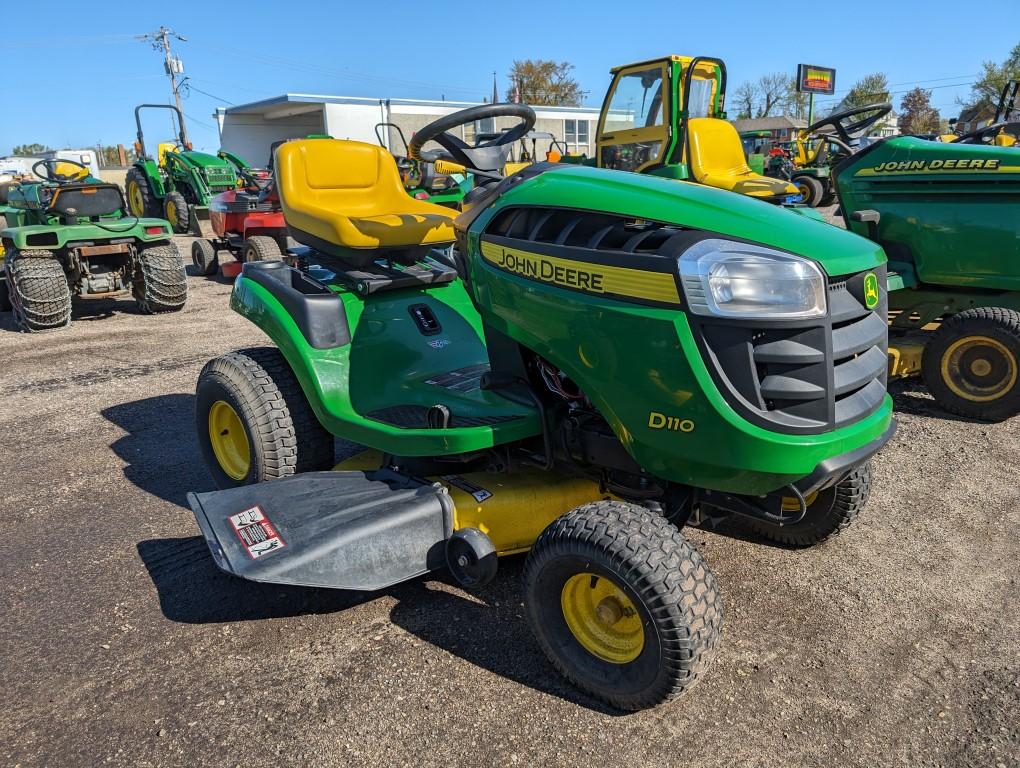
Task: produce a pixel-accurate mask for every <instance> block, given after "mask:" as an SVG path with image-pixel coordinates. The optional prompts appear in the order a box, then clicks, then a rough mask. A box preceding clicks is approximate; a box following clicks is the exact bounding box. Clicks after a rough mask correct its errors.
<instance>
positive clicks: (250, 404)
mask: <svg viewBox="0 0 1020 768" xmlns="http://www.w3.org/2000/svg"><path fill="white" fill-rule="evenodd" d="M210 378H211V379H220V383H221V384H223V385H225V386H226V388H227V389H228V390H230V391H232V392H234V393H235V395H237V396H238V398H239V400H240V405H241V408H242V411H243V413H241V414H239V415H240V416H241V418H242V420H244V421H245V422H246V423H247V424H252V425H254V426H255V430H256V432H257V434H253V435H252V441H253V442H257V445H256V446H255V454H254V455H253V457H252V459H253V462H255V461H257V462H258V464H259V465H260V466H259V467H257V468H256V469H257V472H256V476H255V478H254V479H255V481H256V482H260V481H263V480H273V479H275V478H280V477H287V476H289V475H293V474H296V473H298V472H314V471H317V470H325V469H329V468H330V467H331V466H332V464H333V436H332V435H331V434H330V433H329V432H328V431H326V429H325V428H324V427H323V426H322V425H321V424H320V423H319V420H318V419H317V418H316V416H315V413H314V412H313V411H312V407H311V406H310V405H309V404H308V400H307V399H306V398H305V394H304V392H303V391H302V389H301V385H300V384H299V383H298V380H297V377H296V376H295V375H294V372H293V371H292V370H291V368H290V365H289V364H288V363H287V360H286V359H285V358H284V356H283V354H282V353H281V352H280V350H278V349H276V348H274V347H254V348H250V349H242V350H237V351H235V352H228V353H227V354H225V355H221V356H220V357H217V358H213V359H212V360H210V361H209V362H208V363H206V364H205V367H204V368H203V369H202V373H201V374H200V376H199V386H201V385H202V381H203V380H205V379H210ZM205 418H206V417H205V414H201V415H199V418H198V421H199V429H202V428H203V426H202V424H203V419H205ZM209 460H213V461H214V459H212V458H211V457H209Z"/></svg>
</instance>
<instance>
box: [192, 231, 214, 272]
mask: <svg viewBox="0 0 1020 768" xmlns="http://www.w3.org/2000/svg"><path fill="white" fill-rule="evenodd" d="M191 263H192V264H194V265H195V273H196V274H199V275H202V276H203V277H208V276H209V275H211V274H213V273H214V272H215V271H216V268H217V267H218V266H219V263H220V258H219V255H218V254H217V253H216V248H215V247H214V246H213V244H212V243H210V242H209V241H208V240H206V239H204V238H199V239H198V240H195V241H194V242H193V243H192V244H191Z"/></svg>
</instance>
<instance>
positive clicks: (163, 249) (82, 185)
mask: <svg viewBox="0 0 1020 768" xmlns="http://www.w3.org/2000/svg"><path fill="white" fill-rule="evenodd" d="M32 170H33V172H34V173H35V174H36V175H37V176H39V177H40V179H41V180H40V181H25V180H22V181H20V182H19V183H18V184H16V185H15V186H12V187H11V188H10V189H9V190H8V195H7V204H6V205H5V206H0V229H2V230H3V231H2V233H0V238H2V245H3V273H2V279H0V304H2V305H3V308H5V309H11V310H13V313H14V320H15V323H16V324H17V325H18V327H19V328H21V329H22V330H25V331H44V330H49V329H52V328H61V327H63V326H66V325H68V324H69V323H70V322H71V299H72V297H77V298H80V299H94V298H106V297H109V296H114V295H116V294H118V293H121V292H123V291H126V290H128V289H129V288H130V290H131V293H132V295H133V296H134V299H135V301H136V302H137V304H138V308H139V309H140V310H141V311H142V312H145V313H156V312H176V311H177V310H179V309H181V308H182V307H183V306H184V301H185V299H186V298H187V291H188V287H187V282H186V277H185V274H184V265H183V264H182V263H181V256H180V254H179V253H178V252H177V246H175V245H174V243H173V238H172V236H171V232H170V225H169V224H168V223H167V222H165V221H163V220H162V219H139V218H137V217H136V216H132V215H131V214H129V213H128V212H127V211H126V210H125V206H124V198H123V196H122V195H121V192H120V189H119V188H118V187H117V186H116V185H115V184H104V183H103V182H101V181H99V180H98V179H95V178H92V177H91V176H89V172H88V168H86V167H85V166H84V165H81V164H80V163H76V162H73V161H70V160H40V161H39V162H37V163H36V164H35V165H34V166H33V167H32Z"/></svg>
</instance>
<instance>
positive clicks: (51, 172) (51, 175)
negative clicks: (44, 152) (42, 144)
mask: <svg viewBox="0 0 1020 768" xmlns="http://www.w3.org/2000/svg"><path fill="white" fill-rule="evenodd" d="M58 164H66V165H73V166H75V167H76V168H79V169H81V170H82V171H85V174H86V175H88V174H89V173H90V172H91V171H89V167H88V166H87V165H85V164H84V163H79V162H78V161H77V160H65V159H64V158H61V157H47V158H44V159H42V160H38V161H36V162H35V163H33V164H32V173H34V174H35V175H36V176H38V177H39V178H40V179H43V180H44V181H52V182H55V183H57V184H70V183H71V182H74V181H78V180H79V179H80V178H81V173H75V174H74V175H68V174H66V173H57V165H58ZM40 166H42V168H43V169H44V170H45V173H43V172H42V171H40V170H39V167H40Z"/></svg>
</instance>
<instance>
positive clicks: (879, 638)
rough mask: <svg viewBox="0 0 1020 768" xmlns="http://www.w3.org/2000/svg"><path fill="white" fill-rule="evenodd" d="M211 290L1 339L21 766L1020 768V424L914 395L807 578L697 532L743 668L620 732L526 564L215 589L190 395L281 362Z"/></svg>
mask: <svg viewBox="0 0 1020 768" xmlns="http://www.w3.org/2000/svg"><path fill="white" fill-rule="evenodd" d="M188 242H189V241H188V240H187V239H186V238H181V239H180V245H181V249H182V252H183V253H185V255H187V253H188V250H187V247H188ZM189 288H190V291H191V293H190V297H189V302H188V305H187V307H186V308H185V310H184V311H183V312H182V313H180V314H178V315H169V316H159V317H145V316H140V315H137V314H135V313H134V311H133V305H132V303H131V302H130V301H129V300H121V301H116V302H106V303H101V304H96V303H90V304H87V305H85V306H84V307H78V308H77V310H76V314H75V321H74V324H73V325H72V326H71V327H70V328H69V329H66V330H63V331H60V332H55V333H48V334H40V335H26V334H20V333H17V332H15V331H14V330H13V325H12V323H11V320H10V317H9V315H4V316H3V317H2V319H0V376H2V381H3V390H4V393H5V404H4V405H5V407H4V408H3V409H2V411H0V429H2V432H3V436H4V437H3V441H4V450H3V452H2V454H0V455H2V461H3V470H2V472H0V511H2V521H3V526H4V535H3V536H2V537H0V579H2V582H3V585H4V586H3V590H2V593H0V595H2V597H0V658H2V660H3V664H2V674H0V762H2V763H3V764H5V765H13V766H37V765H38V766H42V765H49V766H78V765H81V766H86V765H87V766H93V765H101V764H104V765H105V764H110V765H124V766H154V765H159V766H162V765H182V766H199V765H217V766H220V765H223V766H233V765H238V766H263V765H265V766H269V765H272V766H278V765H323V766H331V765H408V766H421V765H437V766H440V765H450V766H453V765H465V766H466V765H471V766H479V765H495V764H501V765H506V764H509V765H522V766H524V765H536V766H537V765H546V766H549V765H610V764H616V765H631V766H637V765H653V764H654V765H678V766H683V765H691V766H725V767H726V768H734V767H736V766H747V767H748V768H763V767H764V766H770V767H772V766H775V767H778V766H784V767H785V766H869V767H872V766H905V765H909V766H947V767H949V766H952V767H953V768H957V767H962V766H988V767H989V768H997V767H998V768H1002V766H1008V767H1009V768H1014V767H1015V766H1020V610H1018V608H1020V600H1018V598H1017V593H1018V579H1020V574H1018V565H1017V564H1018V562H1020V494H1018V488H1017V467H1018V466H1020V420H1013V421H1012V422H1009V423H1005V424H997V425H987V424H977V423H971V422H966V421H961V420H959V419H956V418H953V417H950V416H947V415H946V414H944V413H942V412H940V411H938V410H937V409H936V408H935V406H934V404H933V402H932V401H931V399H930V398H929V397H928V395H927V393H926V392H925V391H924V389H923V387H921V386H920V385H914V384H912V383H908V384H906V385H898V386H897V387H896V388H895V390H894V397H895V400H896V406H897V409H898V411H899V420H900V429H899V432H898V434H897V435H896V437H895V438H894V439H893V441H892V443H891V444H890V445H889V446H888V447H887V448H886V449H885V451H884V452H883V453H882V454H881V455H880V457H879V458H878V460H877V461H876V463H875V470H876V481H875V489H874V493H873V496H872V500H871V503H870V505H869V507H868V509H867V510H866V512H865V514H864V515H863V516H862V517H861V519H860V521H859V522H858V524H857V525H856V526H855V527H853V528H852V529H850V531H848V532H847V533H846V534H844V535H842V536H840V537H838V539H837V540H835V541H832V542H830V543H828V544H826V545H823V546H820V547H817V548H815V549H812V550H807V551H791V550H787V549H782V548H778V547H775V546H769V545H767V544H764V543H762V542H759V541H756V540H753V539H751V538H750V537H748V536H745V535H744V534H743V533H742V532H741V531H740V529H739V528H738V527H735V526H734V527H732V528H731V529H730V530H726V531H723V532H720V533H707V532H701V531H697V530H694V531H688V534H689V535H690V537H691V538H692V540H693V541H695V542H696V543H697V545H698V546H699V547H700V548H701V549H702V551H703V552H704V553H705V555H706V557H707V558H708V561H709V562H710V563H711V565H712V567H713V569H714V570H715V572H716V575H717V576H718V579H719V583H720V584H721V586H722V589H723V592H724V598H725V600H726V605H727V610H728V615H727V624H726V626H725V629H724V642H723V650H722V653H721V655H720V657H719V659H718V661H717V662H716V663H715V665H714V666H713V668H712V669H711V671H710V672H709V674H708V675H707V677H706V678H705V680H704V682H703V683H702V684H701V685H699V686H697V687H696V688H695V689H694V690H692V691H691V692H690V694H689V695H688V696H686V697H685V698H683V699H682V700H681V701H679V702H677V703H675V704H673V705H670V706H667V707H664V708H660V709H657V710H654V711H649V712H643V713H639V714H632V715H619V714H618V713H614V712H609V711H606V710H605V709H604V708H602V707H601V706H599V705H598V704H597V703H596V702H594V701H592V700H590V699H587V698H586V697H584V696H582V695H580V694H578V693H577V692H576V691H575V690H574V689H572V688H571V687H570V686H568V685H567V684H565V683H564V682H563V681H562V680H561V679H560V678H559V677H558V676H557V675H556V674H555V672H554V671H553V670H552V668H551V667H550V665H549V664H548V663H547V662H546V660H545V658H544V656H542V654H541V652H540V651H539V649H538V646H537V644H536V643H535V642H534V641H533V640H532V638H531V635H530V632H529V630H528V628H527V625H526V622H525V619H524V617H523V610H522V605H521V594H520V588H519V576H520V572H521V561H520V559H517V560H510V561H506V562H504V563H503V565H502V567H501V572H500V575H499V576H498V577H497V579H496V581H495V582H494V583H493V584H492V585H490V586H489V587H488V588H486V589H485V590H483V591H482V592H480V593H478V594H468V593H466V592H464V591H462V590H460V589H458V588H456V587H454V586H452V585H451V584H450V583H449V582H448V581H446V580H445V577H440V578H437V579H423V580H420V581H416V582H413V583H410V584H406V585H402V586H400V587H397V588H395V589H391V590H387V591H385V592H383V593H379V594H369V595H359V594H350V593H336V592H328V591H323V590H311V589H293V588H280V587H272V586H260V585H256V584H251V583H247V582H244V581H241V580H238V579H234V578H231V577H228V576H226V575H225V574H222V573H220V572H219V571H218V570H217V569H216V568H215V566H214V565H213V562H212V560H211V559H210V557H209V555H208V553H207V551H206V548H205V545H204V543H203V541H202V539H201V538H199V535H198V528H197V526H196V525H195V522H194V519H193V517H192V515H191V512H190V511H189V510H188V508H187V505H186V503H185V493H186V491H189V490H197V491H204V490H212V488H213V486H212V483H211V481H210V479H209V477H208V476H207V474H206V471H205V468H204V466H203V464H202V461H201V459H200V457H199V455H198V447H197V444H196V441H195V437H194V429H193V426H192V418H193V416H192V410H193V391H194V383H195V380H196V378H197V376H198V373H199V370H200V369H201V367H202V365H203V363H204V362H205V361H206V360H207V359H208V358H210V357H212V356H215V355H218V354H221V353H223V352H225V351H227V350H230V349H232V348H237V347H244V346H250V345H260V344H264V343H267V340H266V339H265V338H264V337H263V336H262V335H261V333H260V332H259V331H258V330H257V329H255V328H254V327H253V326H251V325H250V324H248V323H247V322H246V321H244V320H242V319H241V318H240V317H238V316H236V315H234V314H232V313H231V312H230V311H229V310H228V309H227V296H228V294H229V292H230V286H229V284H227V283H225V282H222V281H218V280H210V279H205V278H200V277H190V278H189Z"/></svg>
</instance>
